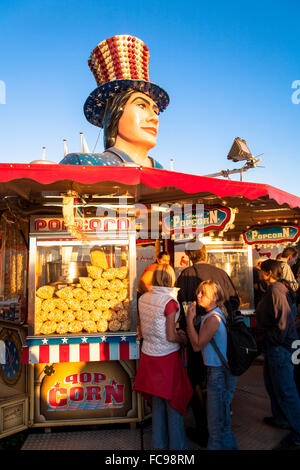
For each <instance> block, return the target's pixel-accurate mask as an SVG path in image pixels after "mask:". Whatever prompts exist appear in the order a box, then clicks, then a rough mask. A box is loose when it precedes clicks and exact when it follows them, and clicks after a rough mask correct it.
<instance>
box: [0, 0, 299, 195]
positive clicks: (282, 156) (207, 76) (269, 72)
mask: <svg viewBox="0 0 300 470" xmlns="http://www.w3.org/2000/svg"><path fill="white" fill-rule="evenodd" d="M299 18H300V4H299V2H297V1H294V0H291V1H287V2H283V1H277V2H276V1H264V0H263V1H260V2H258V1H251V2H250V1H243V2H240V1H239V2H238V1H228V2H225V1H218V0H217V1H215V2H212V4H211V2H203V1H201V0H200V1H199V0H198V1H193V0H192V1H190V2H182V1H177V0H172V1H171V0H152V1H151V2H145V1H138V0H132V1H131V2H125V1H124V0H110V1H107V0H106V1H102V0H85V1H84V2H83V1H82V0H81V1H79V0H43V1H42V0H39V1H38V0H28V1H24V0H22V1H21V0H10V2H1V16H0V39H1V47H0V81H1V82H0V83H2V84H3V82H4V83H5V86H6V104H0V162H1V163H29V162H30V161H32V160H35V159H39V158H41V156H42V147H43V146H46V148H47V153H46V158H47V159H49V160H52V161H55V162H59V161H60V160H61V158H62V156H63V139H67V143H68V148H69V151H72V152H76V151H79V149H80V136H79V133H80V132H83V133H84V135H85V137H86V140H87V142H88V145H89V148H90V150H91V151H92V150H93V149H94V146H95V144H96V141H97V138H98V134H99V129H98V128H97V127H95V126H92V125H91V124H89V123H88V121H87V120H86V119H85V117H84V114H83V104H84V102H85V100H86V98H87V97H88V95H89V93H90V92H91V91H92V90H93V89H94V88H96V83H95V80H94V77H93V75H92V73H91V72H90V69H89V67H88V64H87V60H88V57H89V55H90V52H91V51H92V49H93V48H94V47H95V46H96V45H97V44H98V43H99V42H101V41H102V40H103V39H106V38H108V37H110V36H113V35H115V34H133V35H135V36H137V37H139V38H140V39H142V40H143V41H144V42H145V43H146V44H147V46H148V47H149V50H150V67H149V75H150V80H151V81H153V82H155V83H157V84H159V85H160V86H162V87H163V88H164V89H165V90H166V91H167V92H168V93H169V95H170V99H171V102H170V105H169V107H168V108H167V110H166V111H165V112H164V113H162V114H161V116H160V129H159V135H158V141H157V146H156V147H155V149H153V150H152V152H151V156H153V157H154V158H156V159H157V160H159V161H160V162H161V163H162V164H163V165H164V166H165V168H167V169H169V168H170V159H171V158H173V159H174V169H175V171H181V172H187V173H193V174H198V175H206V174H210V173H215V172H218V171H220V170H223V169H234V168H237V167H240V166H241V165H240V164H238V163H233V162H231V161H228V160H227V158H226V157H227V154H228V152H229V150H230V147H231V145H232V142H233V140H234V138H235V137H237V136H239V137H241V138H244V139H246V141H247V143H248V146H249V148H250V150H251V152H252V154H253V155H258V154H261V153H264V155H263V156H262V163H261V164H262V165H263V166H264V168H257V169H254V170H249V171H248V172H247V173H245V175H244V181H251V182H258V183H267V184H270V185H273V186H275V187H277V188H280V189H283V190H285V191H288V192H290V193H292V194H296V195H299V196H300V194H299V193H300V191H299V184H298V181H299V175H300V163H299V161H300V132H299V131H300V103H299V104H294V103H293V102H292V94H293V93H297V89H296V90H293V89H292V83H293V82H294V81H296V80H300V60H299V59H300V41H299ZM0 93H1V88H0ZM2 93H3V86H2ZM297 97H298V98H299V99H298V100H299V101H300V88H299V94H298V95H296V98H297ZM2 101H3V97H2ZM0 102H1V95H0ZM102 150H103V143H102V134H101V135H100V137H99V140H98V144H97V147H96V149H95V151H96V152H101V151H102ZM232 179H235V180H237V179H239V176H238V175H235V176H232Z"/></svg>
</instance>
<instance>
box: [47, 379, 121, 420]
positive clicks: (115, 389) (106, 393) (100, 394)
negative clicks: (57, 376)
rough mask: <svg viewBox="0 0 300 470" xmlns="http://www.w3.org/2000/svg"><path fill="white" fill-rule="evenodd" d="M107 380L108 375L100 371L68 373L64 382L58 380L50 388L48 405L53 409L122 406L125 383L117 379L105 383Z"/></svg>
mask: <svg viewBox="0 0 300 470" xmlns="http://www.w3.org/2000/svg"><path fill="white" fill-rule="evenodd" d="M106 380H107V377H106V375H105V374H102V373H99V372H92V373H90V372H82V373H80V374H71V375H68V376H67V377H65V379H64V381H63V382H62V383H60V382H57V381H56V382H55V383H54V384H53V386H52V387H51V388H50V389H49V390H48V392H47V404H48V407H49V409H50V410H53V411H55V410H58V409H59V410H61V409H62V408H63V409H64V410H65V411H74V410H87V409H91V408H93V409H103V408H122V407H123V405H124V388H125V384H119V383H117V382H116V380H115V379H110V380H109V383H104V382H106Z"/></svg>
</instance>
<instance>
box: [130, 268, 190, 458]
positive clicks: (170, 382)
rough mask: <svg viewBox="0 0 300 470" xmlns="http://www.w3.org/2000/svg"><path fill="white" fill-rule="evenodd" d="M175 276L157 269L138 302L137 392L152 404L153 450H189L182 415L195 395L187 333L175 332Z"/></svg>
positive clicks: (169, 270)
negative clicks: (184, 348)
mask: <svg viewBox="0 0 300 470" xmlns="http://www.w3.org/2000/svg"><path fill="white" fill-rule="evenodd" d="M174 285H175V273H174V270H173V268H172V267H171V266H170V265H165V264H162V265H158V266H157V268H156V270H155V271H154V274H153V279H152V288H151V290H150V291H149V292H147V293H145V294H143V295H142V296H141V297H140V299H139V315H140V325H141V334H142V337H143V343H142V352H141V359H140V363H139V367H138V370H137V374H136V379H135V383H134V390H136V391H137V392H139V393H141V394H142V395H143V397H144V398H145V399H146V400H147V401H149V402H150V403H151V404H152V448H153V449H172V450H187V449H188V443H187V439H186V435H185V430H184V422H183V415H184V414H185V412H186V408H187V405H188V403H189V401H190V398H191V396H192V393H193V389H192V386H191V384H190V382H189V379H188V376H187V373H186V371H185V368H184V365H183V362H182V359H181V354H180V346H181V345H182V344H186V337H185V333H184V332H183V331H182V330H178V331H176V322H177V320H178V317H179V313H180V307H179V303H178V301H177V292H178V289H177V288H175V287H174Z"/></svg>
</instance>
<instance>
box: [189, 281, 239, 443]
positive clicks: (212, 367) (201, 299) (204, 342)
mask: <svg viewBox="0 0 300 470" xmlns="http://www.w3.org/2000/svg"><path fill="white" fill-rule="evenodd" d="M196 295H197V303H198V304H199V305H200V306H201V307H202V308H203V309H204V311H205V314H204V315H202V317H201V326H200V331H199V332H197V330H196V328H195V326H194V319H195V316H196V306H195V305H194V304H192V305H191V306H190V307H189V309H188V314H187V332H188V337H189V339H190V342H191V345H192V348H193V350H194V351H196V352H198V351H202V354H203V358H204V364H205V366H206V367H207V422H208V432H209V438H208V445H207V449H209V450H236V449H237V443H236V440H235V437H234V435H233V433H232V430H231V415H230V412H231V411H230V405H231V401H232V398H233V394H234V389H235V385H236V377H234V376H233V375H232V374H231V372H230V370H229V368H227V367H225V366H224V365H223V364H222V362H221V360H220V358H219V356H218V354H217V352H216V351H215V350H214V348H213V346H212V344H211V343H210V341H211V340H212V338H214V340H215V342H216V345H217V347H218V348H219V350H220V352H221V354H222V355H223V357H224V359H225V360H227V355H226V347H227V330H226V317H227V312H226V309H225V307H224V301H225V296H224V292H223V290H222V288H221V286H220V284H219V283H217V282H213V281H203V282H201V284H200V285H199V287H198V288H197V291H196Z"/></svg>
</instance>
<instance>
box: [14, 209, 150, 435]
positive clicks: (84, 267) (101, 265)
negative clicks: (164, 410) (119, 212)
mask: <svg viewBox="0 0 300 470" xmlns="http://www.w3.org/2000/svg"><path fill="white" fill-rule="evenodd" d="M81 222H82V224H83V225H82V228H83V229H84V230H82V232H81V235H82V237H81V238H80V237H74V236H73V235H72V234H71V233H69V232H68V231H67V230H66V227H65V225H64V220H63V219H59V218H54V217H51V218H49V217H48V218H47V217H32V219H31V224H30V235H29V280H28V291H29V293H28V337H27V340H26V343H27V345H26V348H24V349H23V361H24V362H25V363H27V364H29V368H30V369H29V387H30V391H29V393H30V395H31V396H33V397H34V406H32V407H31V421H32V423H33V426H53V425H62V424H74V422H76V423H77V422H79V423H81V424H84V423H87V424H91V423H97V424H99V423H102V422H116V421H119V420H121V421H123V422H130V423H134V422H136V421H138V420H139V418H140V413H141V404H140V399H139V398H138V396H137V395H136V393H135V392H133V391H132V384H133V381H134V377H135V371H136V359H138V357H139V344H138V339H137V314H136V241H135V230H134V219H133V218H130V217H123V218H118V217H116V218H105V217H102V218H100V217H99V218H97V217H94V218H89V219H88V218H86V219H82V221H81Z"/></svg>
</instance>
